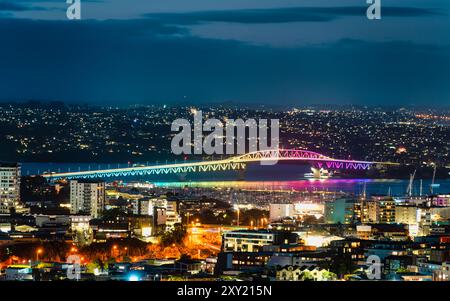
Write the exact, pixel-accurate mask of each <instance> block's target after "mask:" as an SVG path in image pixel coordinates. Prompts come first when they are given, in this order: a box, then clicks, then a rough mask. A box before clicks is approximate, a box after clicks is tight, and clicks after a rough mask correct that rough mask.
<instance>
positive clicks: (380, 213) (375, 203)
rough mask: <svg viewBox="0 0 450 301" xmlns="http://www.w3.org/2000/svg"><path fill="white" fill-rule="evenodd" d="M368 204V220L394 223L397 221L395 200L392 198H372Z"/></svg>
mask: <svg viewBox="0 0 450 301" xmlns="http://www.w3.org/2000/svg"><path fill="white" fill-rule="evenodd" d="M366 204H367V205H366V206H367V220H366V221H367V222H370V223H380V224H392V223H395V201H394V200H393V199H391V198H377V199H375V198H374V199H373V200H370V201H368V202H367V203H366Z"/></svg>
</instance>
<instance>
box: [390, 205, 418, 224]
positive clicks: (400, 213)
mask: <svg viewBox="0 0 450 301" xmlns="http://www.w3.org/2000/svg"><path fill="white" fill-rule="evenodd" d="M420 218H421V210H420V208H418V207H416V206H396V207H395V222H396V223H397V224H406V225H417V224H419V222H420Z"/></svg>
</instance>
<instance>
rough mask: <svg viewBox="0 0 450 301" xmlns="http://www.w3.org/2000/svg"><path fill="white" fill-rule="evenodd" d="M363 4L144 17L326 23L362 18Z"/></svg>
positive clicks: (417, 13)
mask: <svg viewBox="0 0 450 301" xmlns="http://www.w3.org/2000/svg"><path fill="white" fill-rule="evenodd" d="M366 9H367V8H366V7H364V6H343V7H289V8H271V9H242V10H220V11H201V12H191V13H158V14H146V15H145V16H146V17H149V18H154V19H159V20H162V21H166V22H171V23H175V24H196V23H199V22H229V23H289V22H327V21H331V20H334V19H336V18H338V17H342V16H360V17H362V18H364V17H365V14H366ZM437 14H439V12H436V11H433V10H430V9H421V8H414V7H391V6H388V7H383V15H384V16H386V17H421V16H432V15H437Z"/></svg>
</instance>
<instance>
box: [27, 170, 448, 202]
mask: <svg viewBox="0 0 450 301" xmlns="http://www.w3.org/2000/svg"><path fill="white" fill-rule="evenodd" d="M117 167H121V168H123V167H128V165H127V164H117V163H115V164H114V163H111V164H92V163H22V175H33V174H42V173H43V172H49V171H51V172H67V171H85V170H97V169H109V168H117ZM308 172H310V168H309V166H306V165H283V164H280V165H276V166H260V165H249V166H248V168H247V170H246V171H245V172H236V171H227V172H220V173H199V174H187V175H185V176H184V177H181V176H179V175H157V176H144V177H128V178H123V179H121V180H124V181H148V182H152V183H155V184H156V185H157V186H159V187H185V186H188V187H221V188H240V189H255V190H295V191H306V190H308V191H315V190H325V191H330V192H340V191H342V192H347V193H353V194H356V195H358V194H361V193H362V191H363V190H364V186H365V187H366V192H367V194H369V195H372V194H387V193H388V192H389V190H390V192H391V195H394V196H395V195H396V196H400V195H404V194H405V192H406V190H407V187H408V184H409V181H408V180H401V179H366V178H353V179H339V178H330V179H325V180H315V179H307V178H305V176H304V175H305V173H308ZM113 179H114V178H113ZM422 180H423V181H422V192H423V194H428V193H430V184H431V179H422ZM436 183H439V184H440V187H439V188H435V189H434V193H439V194H449V193H450V179H447V180H436ZM419 192H420V179H415V181H414V185H413V194H415V195H419Z"/></svg>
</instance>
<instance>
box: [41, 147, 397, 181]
mask: <svg viewBox="0 0 450 301" xmlns="http://www.w3.org/2000/svg"><path fill="white" fill-rule="evenodd" d="M277 161H303V162H307V163H309V164H312V165H313V166H314V167H316V168H324V169H331V170H335V169H349V170H361V171H362V170H369V169H370V168H372V167H373V166H375V165H377V166H383V165H398V164H397V163H391V162H369V161H354V160H340V159H333V158H330V157H327V156H324V155H321V154H319V153H315V152H311V151H307V150H296V149H278V150H264V151H256V152H251V153H248V154H243V155H238V156H235V157H230V158H227V159H221V160H212V161H202V162H184V163H175V164H164V165H152V166H133V167H126V168H116V169H100V170H89V171H78V172H66V173H45V174H43V176H44V177H46V178H48V179H52V180H56V179H62V178H65V179H82V178H84V179H93V178H110V177H127V176H146V175H167V174H186V173H198V172H219V171H228V170H243V169H245V168H246V167H247V163H254V162H260V163H261V164H263V165H271V163H275V162H277Z"/></svg>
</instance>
